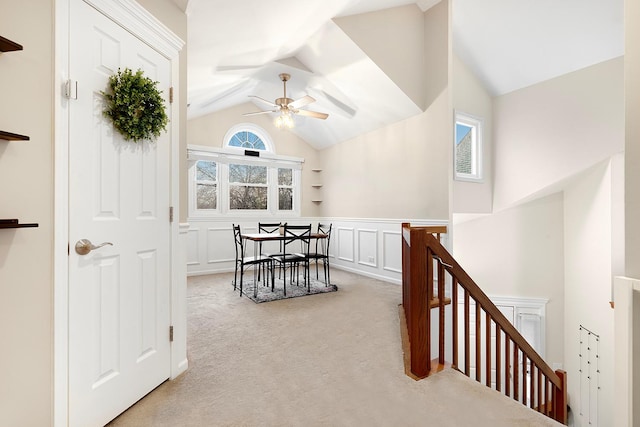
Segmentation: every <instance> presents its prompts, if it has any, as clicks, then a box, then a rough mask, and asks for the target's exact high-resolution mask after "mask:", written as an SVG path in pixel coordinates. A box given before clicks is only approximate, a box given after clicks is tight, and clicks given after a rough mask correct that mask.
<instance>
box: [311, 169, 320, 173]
mask: <svg viewBox="0 0 640 427" xmlns="http://www.w3.org/2000/svg"><path fill="white" fill-rule="evenodd" d="M311 172H322V169H311Z"/></svg>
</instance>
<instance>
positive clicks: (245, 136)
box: [228, 131, 266, 150]
mask: <svg viewBox="0 0 640 427" xmlns="http://www.w3.org/2000/svg"><path fill="white" fill-rule="evenodd" d="M228 145H229V147H240V148H250V149H252V150H266V147H265V146H264V142H263V141H262V139H260V137H259V136H258V135H256V134H255V133H253V132H249V131H240V132H237V133H235V134H234V135H233V136H232V137H231V139H229V143H228Z"/></svg>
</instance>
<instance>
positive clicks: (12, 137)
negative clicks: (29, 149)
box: [0, 130, 29, 141]
mask: <svg viewBox="0 0 640 427" xmlns="http://www.w3.org/2000/svg"><path fill="white" fill-rule="evenodd" d="M0 139H1V140H4V141H28V140H29V137H28V136H26V135H20V134H17V133H11V132H6V131H4V130H0Z"/></svg>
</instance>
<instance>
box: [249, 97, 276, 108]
mask: <svg viewBox="0 0 640 427" xmlns="http://www.w3.org/2000/svg"><path fill="white" fill-rule="evenodd" d="M249 98H255V99H257V100H258V101H262V102H264V103H265V104H267V105H269V106H271V107H276V108H277V107H278V106H277V105H276V104H274V103H273V102H271V101H267V100H266V99H264V98H260V97H259V96H255V95H249Z"/></svg>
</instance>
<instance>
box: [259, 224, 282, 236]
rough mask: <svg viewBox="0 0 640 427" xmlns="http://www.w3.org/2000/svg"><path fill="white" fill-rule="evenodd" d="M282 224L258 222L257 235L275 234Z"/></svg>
mask: <svg viewBox="0 0 640 427" xmlns="http://www.w3.org/2000/svg"><path fill="white" fill-rule="evenodd" d="M281 225H282V224H281V223H279V222H259V223H258V233H269V234H273V233H277V232H278V231H279V230H280V226H281Z"/></svg>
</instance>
